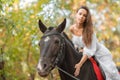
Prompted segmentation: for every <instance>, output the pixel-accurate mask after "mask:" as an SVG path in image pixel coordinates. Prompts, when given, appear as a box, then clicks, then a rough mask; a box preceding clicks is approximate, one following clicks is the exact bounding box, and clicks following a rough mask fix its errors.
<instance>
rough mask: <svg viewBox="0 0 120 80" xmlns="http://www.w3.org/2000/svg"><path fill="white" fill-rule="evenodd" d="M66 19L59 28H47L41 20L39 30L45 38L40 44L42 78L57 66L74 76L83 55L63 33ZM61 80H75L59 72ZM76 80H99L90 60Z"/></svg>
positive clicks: (42, 38) (39, 64) (40, 71)
mask: <svg viewBox="0 0 120 80" xmlns="http://www.w3.org/2000/svg"><path fill="white" fill-rule="evenodd" d="M65 25H66V19H65V20H64V21H63V22H62V23H61V24H60V25H59V26H58V27H57V28H53V27H50V28H48V29H47V28H46V26H45V25H44V24H43V23H42V22H41V21H40V20H39V28H40V30H41V31H42V32H43V36H42V37H41V40H40V42H39V46H40V59H39V62H38V66H37V70H38V73H39V75H40V76H42V77H46V76H47V75H48V74H49V73H50V71H51V70H52V69H54V68H55V66H58V67H59V68H60V69H62V70H64V71H65V72H67V73H69V74H70V75H72V76H74V71H75V68H74V66H75V64H76V63H78V62H79V61H80V59H81V57H82V54H80V53H78V52H77V51H76V50H75V48H74V46H73V43H72V42H71V40H70V39H69V38H68V37H67V35H66V34H65V33H64V32H63V30H64V28H65ZM59 74H60V77H61V80H75V78H73V77H71V76H69V75H67V74H66V73H64V72H62V71H60V70H59ZM76 78H78V79H80V80H97V77H96V75H95V72H94V69H93V66H92V63H91V62H90V60H89V59H88V60H87V61H86V62H85V63H84V64H83V66H82V67H81V69H80V75H79V76H77V77H76Z"/></svg>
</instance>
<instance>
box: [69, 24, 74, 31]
mask: <svg viewBox="0 0 120 80" xmlns="http://www.w3.org/2000/svg"><path fill="white" fill-rule="evenodd" d="M74 28H75V24H73V25H71V26H70V31H71V32H73V31H74Z"/></svg>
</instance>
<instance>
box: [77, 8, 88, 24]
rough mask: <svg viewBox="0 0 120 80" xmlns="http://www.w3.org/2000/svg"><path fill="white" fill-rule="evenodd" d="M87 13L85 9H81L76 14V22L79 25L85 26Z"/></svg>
mask: <svg viewBox="0 0 120 80" xmlns="http://www.w3.org/2000/svg"><path fill="white" fill-rule="evenodd" d="M86 16H87V11H86V10H85V9H79V10H78V12H77V14H76V22H77V23H78V24H83V23H84V22H85V20H86Z"/></svg>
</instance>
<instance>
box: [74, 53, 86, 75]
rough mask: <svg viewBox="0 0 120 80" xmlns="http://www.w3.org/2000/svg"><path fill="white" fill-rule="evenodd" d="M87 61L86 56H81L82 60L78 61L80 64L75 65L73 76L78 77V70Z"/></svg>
mask: <svg viewBox="0 0 120 80" xmlns="http://www.w3.org/2000/svg"><path fill="white" fill-rule="evenodd" d="M87 59H88V56H87V55H83V57H82V59H81V60H80V62H79V63H78V64H76V65H75V68H76V70H75V72H74V75H75V76H78V75H79V72H80V68H81V67H82V65H83V64H84V63H85V61H86V60H87Z"/></svg>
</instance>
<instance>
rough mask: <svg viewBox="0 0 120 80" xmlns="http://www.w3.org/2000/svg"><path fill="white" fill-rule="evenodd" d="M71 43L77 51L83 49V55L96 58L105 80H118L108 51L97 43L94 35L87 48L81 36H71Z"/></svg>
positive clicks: (118, 76) (117, 74) (119, 77)
mask: <svg viewBox="0 0 120 80" xmlns="http://www.w3.org/2000/svg"><path fill="white" fill-rule="evenodd" d="M72 42H73V44H74V45H76V46H77V47H78V48H79V49H80V48H81V47H83V55H84V54H86V55H87V56H88V57H89V58H90V57H91V56H93V55H94V56H95V57H96V59H97V60H98V62H99V63H100V65H101V67H102V68H103V71H104V72H105V75H106V80H120V74H119V73H118V70H117V68H116V65H115V63H114V61H113V60H112V55H111V53H110V51H109V50H108V49H107V48H106V47H105V46H104V45H102V44H100V43H99V42H98V40H97V38H96V35H95V34H93V36H92V43H91V45H90V46H89V47H86V46H85V44H84V42H83V41H82V36H76V35H73V37H72Z"/></svg>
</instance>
